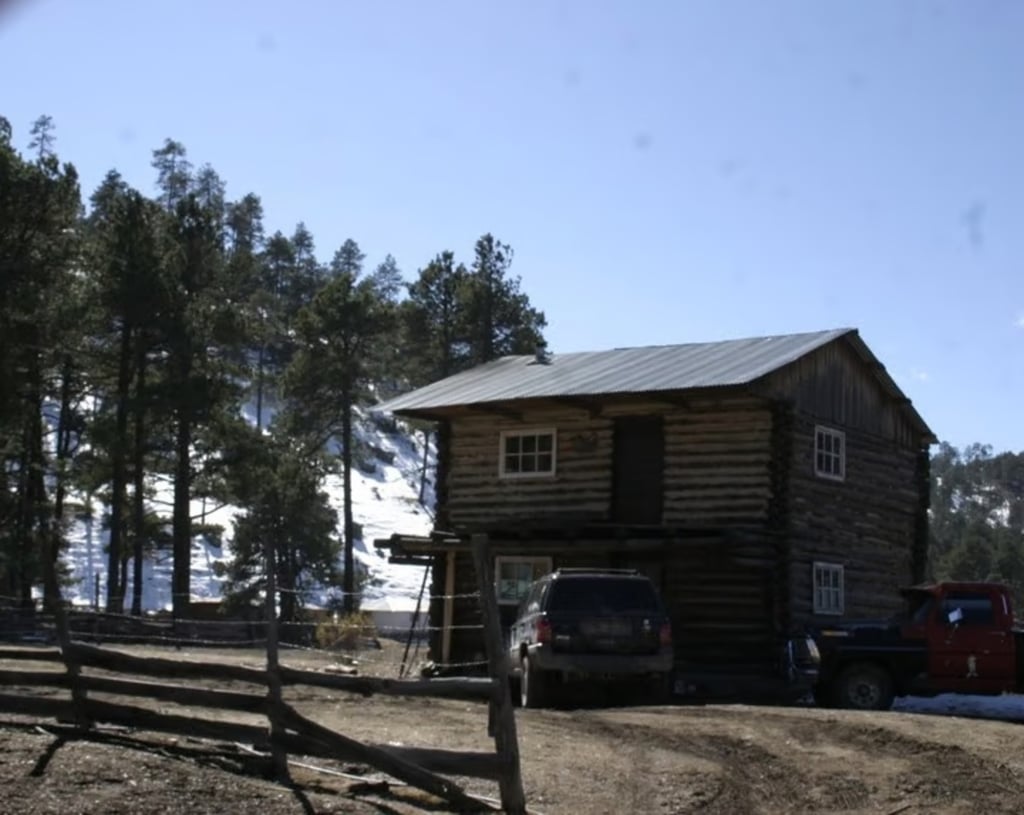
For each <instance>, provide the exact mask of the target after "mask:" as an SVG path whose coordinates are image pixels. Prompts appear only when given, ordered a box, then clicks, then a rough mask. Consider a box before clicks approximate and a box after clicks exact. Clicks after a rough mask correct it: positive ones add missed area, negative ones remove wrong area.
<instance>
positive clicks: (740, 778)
mask: <svg viewBox="0 0 1024 815" xmlns="http://www.w3.org/2000/svg"><path fill="white" fill-rule="evenodd" d="M123 650H126V651H132V652H139V651H140V650H141V649H138V648H128V647H126V648H124V649H123ZM397 650H398V649H397V647H394V648H392V650H391V652H390V653H389V652H387V651H385V652H384V653H381V652H377V653H376V654H374V655H368V658H367V659H366V661H365V662H364V663H363V664H362V665H361V666H360V670H361V671H362V672H363V673H376V674H382V675H390V676H395V675H396V673H395V664H394V662H393V661H391V658H393V657H394V654H395V652H396V651H397ZM146 652H147V653H161V655H168V652H156V651H154V649H146ZM170 654H171V655H174V656H176V657H183V658H194V659H211V658H215V659H217V660H218V661H230V662H241V663H243V664H248V665H253V666H259V665H260V664H261V658H262V656H261V654H259V653H258V652H242V651H236V650H229V651H223V652H217V653H216V654H210V652H208V651H198V650H197V651H185V652H175V651H171V652H170ZM285 657H286V659H285V661H286V663H287V664H291V665H295V666H296V667H306V668H310V667H316V666H321V667H322V666H323V664H324V663H325V662H329V661H333V660H335V659H336V658H335V657H329V656H326V655H324V654H316V653H303V652H288V653H287V654H286V655H285ZM26 667H28V665H27V663H20V664H15V663H12V662H4V661H3V660H0V669H11V668H23V669H24V668H26ZM36 667H38V666H36ZM229 686H232V687H235V688H237V689H242V688H243V687H244V686H243V685H240V684H239V685H231V683H229V684H226V685H222V686H220V687H229ZM3 691H4V692H8V693H9V692H15V691H16V689H13V688H4V689H3ZM33 692H34V693H39V694H41V693H48V691H43V690H36V691H33ZM286 694H287V696H288V700H289V701H290V702H291V703H292V704H294V705H295V707H296V708H298V709H299V710H300V711H301V712H303V713H305V714H306V715H308V716H311V717H312V718H315V719H316V721H318V722H320V723H321V724H324V725H327V726H329V727H332V728H333V729H336V730H338V731H339V732H341V733H344V734H345V735H348V736H351V737H354V738H359V739H363V740H368V741H375V742H378V743H391V744H403V745H409V746H422V747H426V746H436V747H451V748H461V749H476V750H490V749H492V748H493V742H492V741H491V740H490V739H489V738H488V736H487V710H486V706H485V705H484V704H483V703H477V702H465V701H456V700H439V699H426V698H415V699H414V698H402V697H385V696H378V697H372V698H369V699H366V698H364V697H361V696H351V695H349V694H346V693H342V692H337V691H328V690H320V689H311V688H307V687H302V688H293V689H289V690H287V691H286ZM124 701H128V700H124ZM131 703H132V704H141V702H140V700H132V701H131ZM154 704H155V703H154ZM161 709H165V710H167V711H168V712H171V711H174V712H185V713H188V714H190V715H196V716H202V717H206V718H210V717H212V716H217V717H222V716H225V715H230V714H220V713H217V712H211V711H206V710H199V709H192V710H188V709H186V710H184V711H182V710H181V709H180V708H178V707H177V706H176V705H173V704H169V703H168V704H163V703H161ZM238 719H239V720H240V721H246V722H259V721H260V720H259V719H258V718H255V717H246V716H245V715H243V714H239V715H238ZM516 723H517V728H518V732H519V740H520V752H521V758H522V771H523V779H524V784H525V788H526V794H527V800H528V804H529V808H530V811H531V812H536V813H543V815H608V814H609V813H619V812H628V813H632V814H633V815H645V814H646V813H657V814H658V815H661V814H662V813H665V814H666V815H667V814H669V813H687V812H707V813H723V815H725V814H726V813H729V815H732V814H733V813H748V812H750V813H816V812H820V813H826V812H827V813H881V814H882V815H897V813H910V814H911V815H912V814H913V813H923V812H927V813H972V814H973V813H977V812H985V813H1003V812H1005V813H1017V812H1021V811H1024V728H1022V727H1021V726H1020V725H1016V724H1007V723H1001V722H991V721H981V720H971V719H962V718H955V717H940V716H920V715H912V714H901V713H873V714H861V713H854V712H848V711H829V710H819V709H814V708H800V707H789V708H787V707H756V706H747V705H708V706H698V705H674V706H668V707H662V708H657V707H642V706H634V707H630V706H618V707H603V706H597V705H590V706H587V707H585V708H581V709H568V708H563V709H558V710H545V711H534V710H517V711H516ZM296 761H297V762H298V764H296V765H294V766H293V767H292V774H293V778H294V780H295V786H294V787H293V788H292V789H288V788H285V787H283V786H281V785H279V784H276V783H274V782H272V781H267V780H264V779H262V778H260V777H259V769H260V767H258V766H256V765H254V757H253V756H252V755H251V754H250V753H249V752H247V751H246V750H244V749H243V748H241V747H240V746H238V745H233V744H225V743H216V742H210V741H204V740H198V739H190V738H182V737H170V736H160V735H156V734H152V733H146V732H142V731H129V730H126V729H123V728H120V729H119V728H102V729H101V731H100V733H99V735H98V736H96V737H94V738H89V739H77V738H62V737H61V732H59V731H58V730H57V726H56V723H55V722H52V721H43V720H37V719H30V718H27V717H24V716H18V715H14V714H6V713H5V714H0V790H2V793H0V794H2V803H0V811H4V812H11V813H25V815H29V814H30V813H31V814H32V815H35V814H36V813H39V814H41V813H61V815H73V813H89V814H90V815H92V814H93V813H97V814H98V813H134V812H142V811H148V812H152V813H172V814H173V813H182V815H184V813H189V814H190V815H191V814H192V813H195V814H196V815H198V814H199V813H218V814H223V813H234V812H245V813H259V815H277V814H278V813H356V815H369V814H370V813H375V814H376V815H412V814H413V813H423V812H447V811H448V810H447V809H445V808H444V807H441V806H438V805H437V802H436V801H434V800H433V799H431V798H430V797H429V796H426V795H425V794H423V793H419V792H418V791H416V790H413V789H411V788H409V787H405V786H403V785H401V784H398V783H395V782H393V781H391V782H388V780H387V779H385V777H384V776H382V775H381V774H380V773H378V772H377V771H375V770H373V769H371V768H367V767H359V766H352V765H346V764H341V763H337V762H331V761H326V760H323V759H302V758H297V759H296ZM300 765H301V766H300ZM260 766H262V763H260ZM455 780H456V781H458V782H459V783H461V784H463V785H464V787H465V788H466V789H467V790H468V791H469V792H472V793H474V794H478V795H481V796H486V797H491V798H496V796H497V795H498V790H497V784H496V783H494V782H491V781H485V780H479V779H471V778H457V779H455Z"/></svg>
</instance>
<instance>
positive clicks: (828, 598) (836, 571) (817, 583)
mask: <svg viewBox="0 0 1024 815" xmlns="http://www.w3.org/2000/svg"><path fill="white" fill-rule="evenodd" d="M813 589H814V613H815V614H842V613H843V605H844V602H843V601H844V598H843V567H842V566H840V565H839V564H838V563H817V562H816V563H815V564H814V578H813Z"/></svg>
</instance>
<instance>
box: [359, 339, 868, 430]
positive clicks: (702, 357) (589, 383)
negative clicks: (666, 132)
mask: <svg viewBox="0 0 1024 815" xmlns="http://www.w3.org/2000/svg"><path fill="white" fill-rule="evenodd" d="M847 334H851V335H853V336H854V337H856V331H855V330H854V329H851V328H839V329H833V330H831V331H817V332H813V333H806V334H786V335H780V336H774V337H751V338H748V339H738V340H724V341H721V342H701V343H689V344H686V345H655V346H647V347H642V348H616V349H614V350H611V351H584V352H578V353H570V354H553V355H551V357H550V361H549V362H547V363H538V362H536V360H535V358H534V357H533V356H532V355H528V356H511V357H502V358H501V359H497V360H495V361H493V362H488V363H486V364H484V365H479V366H477V367H476V368H472V369H470V370H468V371H463V372H462V373H459V374H455V375H454V376H450V377H448V378H447V379H442V380H441V381H439V382H434V383H433V384H431V385H427V386H425V387H422V388H419V389H417V390H414V391H412V392H410V393H407V394H404V395H402V396H398V397H396V398H394V399H392V400H390V401H388V402H385V403H384V404H383V405H380V406H379V408H378V409H379V410H383V411H388V412H399V413H401V412H404V411H409V412H417V411H431V410H437V409H439V408H448V407H456V406H466V405H479V404H486V403H489V402H502V401H505V400H508V399H538V398H544V397H553V396H600V395H607V394H613V393H651V392H656V391H676V390H688V389H691V388H714V387H728V386H735V385H745V384H748V383H750V382H753V381H755V380H757V379H759V378H761V377H762V376H765V375H766V374H769V373H771V372H772V371H776V370H778V369H779V368H781V367H783V366H785V365H788V364H789V363H791V362H794V361H796V360H797V359H799V358H800V357H803V356H805V355H806V354H809V353H811V352H812V351H814V350H816V349H818V348H820V347H822V346H823V345H826V344H828V343H830V342H832V341H833V340H835V339H838V338H839V337H842V336H844V335H847ZM865 348H866V346H865Z"/></svg>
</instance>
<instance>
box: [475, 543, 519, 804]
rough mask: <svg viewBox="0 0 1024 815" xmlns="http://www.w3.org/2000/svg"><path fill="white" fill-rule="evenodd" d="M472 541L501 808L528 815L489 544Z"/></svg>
mask: <svg viewBox="0 0 1024 815" xmlns="http://www.w3.org/2000/svg"><path fill="white" fill-rule="evenodd" d="M472 541H473V560H474V561H475V563H476V574H477V579H478V582H479V584H480V612H481V615H482V616H483V624H484V645H485V647H486V650H487V665H488V672H489V673H490V675H491V679H493V680H494V695H493V697H492V698H491V701H490V704H489V706H488V724H489V727H488V729H489V730H490V731H492V732H493V735H494V746H495V748H496V749H497V752H498V758H499V759H500V761H501V776H500V778H499V779H498V787H499V788H500V790H501V806H502V809H503V810H504V811H505V812H506V813H508V815H525V813H526V795H525V794H524V792H523V776H522V772H521V769H520V766H519V739H518V737H517V735H516V719H515V711H513V709H512V695H511V693H510V692H509V683H508V669H507V662H508V656H507V654H506V653H505V640H504V638H503V637H502V636H501V619H500V616H499V614H498V598H497V596H496V595H495V593H494V576H493V570H492V568H491V553H490V543H489V541H488V538H487V535H483V534H476V535H473V537H472Z"/></svg>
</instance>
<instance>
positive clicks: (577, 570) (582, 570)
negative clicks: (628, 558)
mask: <svg viewBox="0 0 1024 815" xmlns="http://www.w3.org/2000/svg"><path fill="white" fill-rule="evenodd" d="M555 574H556V575H558V574H627V575H639V574H640V572H639V571H637V570H636V569H601V568H588V567H586V566H573V567H570V568H560V569H555Z"/></svg>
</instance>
